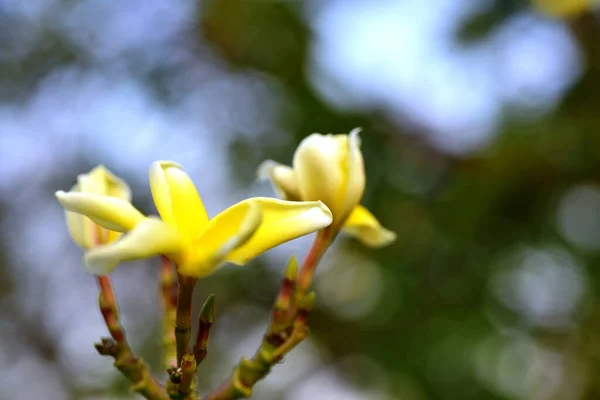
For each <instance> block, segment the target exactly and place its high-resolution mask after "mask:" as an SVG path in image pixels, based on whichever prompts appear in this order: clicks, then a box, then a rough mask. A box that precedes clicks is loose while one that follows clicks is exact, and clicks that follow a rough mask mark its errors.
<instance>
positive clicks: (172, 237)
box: [85, 217, 186, 275]
mask: <svg viewBox="0 0 600 400" xmlns="http://www.w3.org/2000/svg"><path fill="white" fill-rule="evenodd" d="M185 248H186V243H185V241H184V240H183V238H182V236H181V235H180V234H179V233H177V231H176V230H175V229H174V228H172V227H171V226H169V225H167V224H166V223H164V222H163V221H161V220H160V219H159V218H155V217H149V218H145V219H144V220H143V221H141V222H140V223H139V224H137V226H136V227H135V228H134V229H133V230H131V231H130V232H129V233H127V234H126V235H124V236H123V237H122V238H121V240H119V241H117V242H115V243H113V244H110V245H106V246H100V247H96V248H94V249H92V250H90V251H88V252H87V253H86V255H85V267H86V269H87V271H88V272H90V273H91V274H94V275H106V274H108V273H109V272H110V271H112V270H113V269H114V268H115V267H116V266H117V264H119V263H120V262H122V261H131V260H139V259H143V258H149V257H153V256H156V255H161V254H164V255H167V256H168V257H171V258H172V259H174V260H177V259H178V257H179V255H180V254H181V253H182V252H183V251H184V249H185Z"/></svg>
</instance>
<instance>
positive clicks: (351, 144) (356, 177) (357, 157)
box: [340, 128, 365, 220]
mask: <svg viewBox="0 0 600 400" xmlns="http://www.w3.org/2000/svg"><path fill="white" fill-rule="evenodd" d="M360 131H361V128H355V129H353V130H352V131H351V132H350V133H349V134H348V139H347V143H346V145H347V146H348V148H347V159H346V160H345V163H346V165H345V169H346V171H347V179H346V182H345V193H344V198H343V200H342V210H344V214H345V215H343V216H340V218H343V220H345V219H346V218H348V216H349V215H350V213H352V211H353V210H354V208H355V207H356V206H357V205H358V204H359V203H360V201H361V199H362V197H363V194H364V191H365V165H364V161H363V156H362V152H361V151H360V136H359V135H358V134H359V133H360Z"/></svg>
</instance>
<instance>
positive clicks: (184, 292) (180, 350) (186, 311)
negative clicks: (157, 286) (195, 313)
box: [175, 275, 197, 367]
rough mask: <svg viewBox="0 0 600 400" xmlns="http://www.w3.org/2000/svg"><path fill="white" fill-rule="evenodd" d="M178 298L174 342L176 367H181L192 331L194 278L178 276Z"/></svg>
mask: <svg viewBox="0 0 600 400" xmlns="http://www.w3.org/2000/svg"><path fill="white" fill-rule="evenodd" d="M178 280H179V297H178V299H177V309H176V316H175V341H176V344H177V366H178V367H181V360H182V359H183V356H184V354H186V353H187V352H188V345H189V341H190V335H191V331H192V297H193V294H194V286H195V285H196V280H197V279H196V278H189V277H184V276H181V275H178Z"/></svg>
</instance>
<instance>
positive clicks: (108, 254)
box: [56, 161, 332, 277]
mask: <svg viewBox="0 0 600 400" xmlns="http://www.w3.org/2000/svg"><path fill="white" fill-rule="evenodd" d="M150 189H151V191H152V197H153V198H154V203H155V205H156V208H157V209H158V212H159V214H160V216H161V217H162V220H161V219H159V218H157V217H145V216H144V215H143V214H142V213H140V212H139V211H138V210H137V209H135V207H133V206H132V205H131V204H130V203H129V202H126V201H123V200H119V199H116V198H113V197H108V196H102V195H98V194H93V193H74V192H69V193H65V192H60V191H59V192H57V193H56V197H57V198H58V200H59V201H60V203H61V204H62V205H63V207H64V208H66V209H67V210H69V211H73V212H76V213H80V214H84V215H86V216H87V217H89V218H91V219H92V220H94V221H95V222H97V223H98V224H100V225H102V226H104V227H106V228H109V229H114V230H116V231H119V232H128V233H127V234H126V235H125V236H123V238H122V239H121V240H119V241H118V242H116V243H114V244H111V245H108V246H102V247H98V248H95V249H92V250H90V251H88V252H87V254H86V257H85V261H86V267H87V269H88V271H90V272H91V273H93V274H97V275H102V274H106V273H108V272H109V271H111V270H112V269H113V268H114V267H115V266H116V265H117V264H118V263H120V262H121V261H128V260H135V259H141V258H148V257H152V256H155V255H160V254H163V255H166V256H167V257H169V258H170V259H171V260H173V262H174V263H175V264H176V265H177V269H178V271H179V273H181V274H182V275H186V276H193V277H202V276H205V275H208V274H210V273H212V272H213V271H214V270H215V269H216V268H217V267H218V266H219V265H220V264H222V263H223V262H224V261H229V262H232V263H235V264H238V265H243V264H245V263H246V262H248V261H249V260H250V259H252V258H254V257H256V256H258V255H259V254H261V253H263V252H265V251H267V250H268V249H270V248H272V247H275V246H277V245H279V244H281V243H284V242H287V241H288V240H292V239H295V238H297V237H299V236H303V235H306V234H308V233H311V232H314V231H317V230H319V229H322V228H324V227H326V226H328V225H329V224H330V223H331V220H332V218H331V212H330V211H329V209H328V208H327V207H326V206H325V205H324V204H323V203H321V202H319V201H313V202H291V201H283V200H277V199H270V198H261V197H256V198H250V199H247V200H244V201H242V202H240V203H237V204H235V205H233V206H231V207H229V208H228V209H226V210H225V211H223V212H221V213H220V214H218V215H217V216H215V217H214V218H212V219H209V218H208V215H207V213H206V210H205V209H204V205H203V204H202V200H201V199H200V196H199V195H198V192H197V191H196V188H195V186H194V184H193V183H192V181H191V179H190V177H189V176H188V175H187V174H186V173H185V171H184V170H183V169H182V168H181V166H179V165H178V164H176V163H173V162H170V161H162V162H155V163H153V164H152V166H151V167H150Z"/></svg>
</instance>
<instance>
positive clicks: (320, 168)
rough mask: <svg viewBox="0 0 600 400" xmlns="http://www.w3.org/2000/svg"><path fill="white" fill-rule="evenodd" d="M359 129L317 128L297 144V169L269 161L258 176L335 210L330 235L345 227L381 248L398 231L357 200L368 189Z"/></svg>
mask: <svg viewBox="0 0 600 400" xmlns="http://www.w3.org/2000/svg"><path fill="white" fill-rule="evenodd" d="M359 132H360V129H358V128H357V129H354V130H353V131H352V132H350V134H348V135H346V134H343V135H321V134H318V133H314V134H312V135H310V136H308V137H307V138H305V139H304V140H303V141H302V142H301V143H300V145H299V146H298V149H296V153H295V154H294V161H293V168H290V167H288V166H286V165H282V164H279V163H277V162H275V161H272V160H267V161H265V162H263V163H262V164H261V165H260V166H259V168H258V175H259V178H263V179H265V178H266V179H269V180H270V181H271V182H272V184H273V187H274V188H275V192H276V193H277V195H278V196H279V197H281V198H283V199H285V200H293V201H311V200H321V201H322V202H323V203H325V204H326V205H327V207H329V209H330V210H331V213H332V215H333V222H332V224H331V226H330V227H329V228H328V229H329V230H330V231H331V232H332V236H335V234H337V232H338V231H339V230H340V229H341V230H343V231H344V232H346V233H348V234H350V235H352V236H354V237H356V238H357V239H358V240H360V241H361V242H362V243H364V244H365V245H367V246H371V247H381V246H385V245H388V244H390V243H392V242H393V241H394V240H395V239H396V234H395V233H394V232H391V231H389V230H387V229H386V228H384V227H383V226H381V224H380V223H379V222H378V221H377V219H376V218H375V217H374V216H373V214H371V213H370V212H369V210H367V209H366V208H365V207H363V206H361V205H360V204H359V203H360V201H361V199H362V196H363V193H364V190H365V169H364V162H363V156H362V153H361V151H360V137H359V136H358V134H359Z"/></svg>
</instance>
